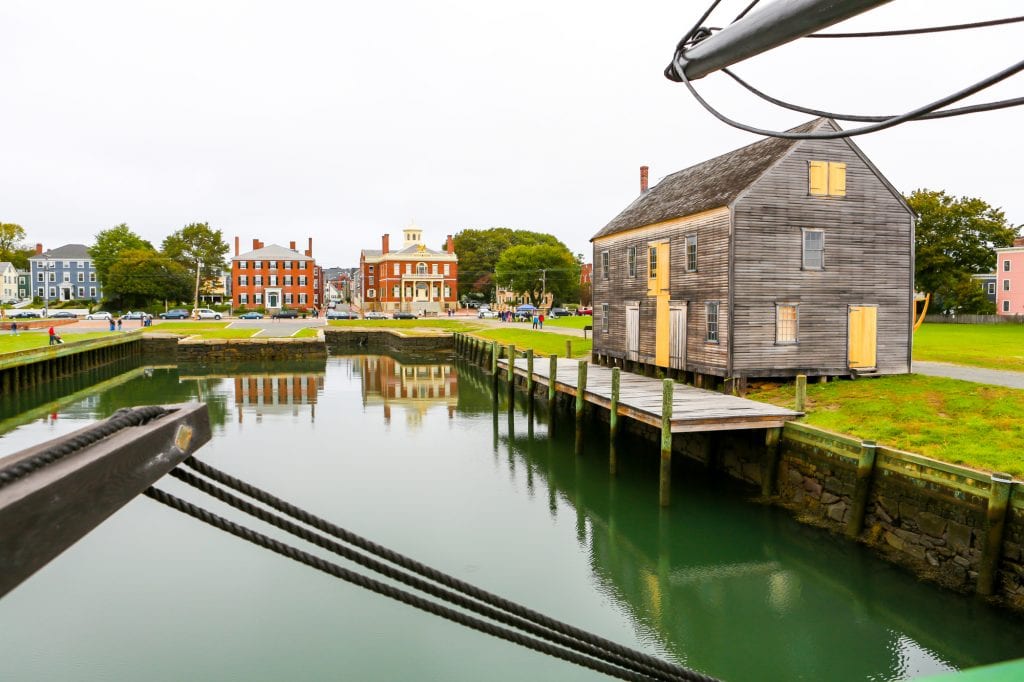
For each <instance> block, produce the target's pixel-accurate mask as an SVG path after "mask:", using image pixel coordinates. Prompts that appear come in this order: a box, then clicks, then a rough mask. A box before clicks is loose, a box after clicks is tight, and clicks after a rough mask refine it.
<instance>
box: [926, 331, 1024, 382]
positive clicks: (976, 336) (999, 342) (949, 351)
mask: <svg viewBox="0 0 1024 682" xmlns="http://www.w3.org/2000/svg"><path fill="white" fill-rule="evenodd" d="M914 359H915V360H925V361H933V362H952V363H954V364H957V365H970V366H973V367H986V368H988V369H1008V370H1014V371H1018V372H1021V371H1024V325H1021V324H923V325H921V328H920V329H918V330H917V332H916V333H915V334H914Z"/></svg>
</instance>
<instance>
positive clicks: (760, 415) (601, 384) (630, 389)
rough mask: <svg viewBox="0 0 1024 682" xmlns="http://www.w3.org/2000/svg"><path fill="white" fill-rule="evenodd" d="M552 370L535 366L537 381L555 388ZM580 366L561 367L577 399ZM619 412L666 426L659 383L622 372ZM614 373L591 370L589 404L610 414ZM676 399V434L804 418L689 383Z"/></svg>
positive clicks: (561, 381)
mask: <svg viewBox="0 0 1024 682" xmlns="http://www.w3.org/2000/svg"><path fill="white" fill-rule="evenodd" d="M526 364H527V361H526V359H525V358H517V359H516V361H515V374H516V376H520V377H524V378H525V377H526V375H527V367H526ZM498 365H499V367H500V368H501V369H503V370H506V371H507V369H508V360H507V359H500V360H498ZM549 374H550V368H549V367H547V366H545V363H536V362H535V363H534V366H533V381H534V382H535V383H538V384H541V385H543V386H550V385H551V378H550V376H549ZM577 378H578V365H577V362H576V361H571V360H563V361H560V362H559V363H558V368H557V376H556V377H555V382H554V384H555V390H557V391H559V392H562V393H567V394H569V395H571V396H576V393H577V385H578V384H577V380H578V379H577ZM620 381H621V388H620V392H619V405H618V413H619V414H620V415H623V416H626V417H630V418H632V419H635V420H637V421H640V422H643V423H645V424H650V425H651V426H656V427H659V428H660V427H661V402H662V382H661V380H660V379H654V378H651V377H644V376H640V375H638V374H631V373H629V372H622V374H621V379H620ZM611 385H612V371H611V369H610V368H608V367H602V366H600V365H593V364H591V365H589V366H588V368H587V383H586V386H585V387H584V389H583V397H584V399H585V400H586V401H587V402H589V403H593V404H595V405H598V406H600V407H603V408H605V409H611ZM674 389H675V390H674V392H673V396H672V433H692V432H698V431H729V430H736V429H770V428H778V427H781V426H783V425H784V424H785V423H786V422H788V421H791V420H794V419H796V418H798V417H800V416H801V414H802V413H800V412H795V411H793V410H787V409H785V408H782V407H776V406H775V405H769V404H767V403H760V402H757V401H754V400H747V399H746V398H739V397H736V396H731V395H725V394H723V393H718V392H717V391H708V390H705V389H702V388H695V387H693V386H687V385H685V384H676V385H675V387H674Z"/></svg>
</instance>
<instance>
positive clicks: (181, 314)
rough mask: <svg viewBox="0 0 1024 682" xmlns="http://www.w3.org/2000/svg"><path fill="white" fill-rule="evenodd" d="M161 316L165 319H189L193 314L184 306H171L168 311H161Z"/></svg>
mask: <svg viewBox="0 0 1024 682" xmlns="http://www.w3.org/2000/svg"><path fill="white" fill-rule="evenodd" d="M160 317H161V319H164V320H187V319H188V318H190V317H192V314H191V313H189V311H187V310H185V309H184V308H171V309H170V310H168V311H167V312H166V313H160Z"/></svg>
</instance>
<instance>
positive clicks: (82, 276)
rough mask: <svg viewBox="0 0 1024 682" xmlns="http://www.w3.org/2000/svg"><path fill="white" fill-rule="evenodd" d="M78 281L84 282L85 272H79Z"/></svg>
mask: <svg viewBox="0 0 1024 682" xmlns="http://www.w3.org/2000/svg"><path fill="white" fill-rule="evenodd" d="M78 281H79V282H84V281H85V273H84V272H80V273H78Z"/></svg>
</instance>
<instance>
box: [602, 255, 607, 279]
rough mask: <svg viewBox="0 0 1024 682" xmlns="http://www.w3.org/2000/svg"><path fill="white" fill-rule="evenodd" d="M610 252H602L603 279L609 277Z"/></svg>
mask: <svg viewBox="0 0 1024 682" xmlns="http://www.w3.org/2000/svg"><path fill="white" fill-rule="evenodd" d="M608 270H609V267H608V252H607V251H602V252H601V279H608Z"/></svg>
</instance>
